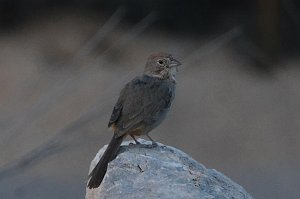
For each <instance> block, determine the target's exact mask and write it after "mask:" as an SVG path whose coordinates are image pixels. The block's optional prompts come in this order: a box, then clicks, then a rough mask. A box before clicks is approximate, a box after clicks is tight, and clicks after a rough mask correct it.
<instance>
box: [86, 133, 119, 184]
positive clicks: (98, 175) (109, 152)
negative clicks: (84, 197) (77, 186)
mask: <svg viewBox="0 0 300 199" xmlns="http://www.w3.org/2000/svg"><path fill="white" fill-rule="evenodd" d="M124 138H125V135H123V136H120V137H116V136H115V135H114V136H113V138H112V139H111V141H110V142H109V144H108V147H107V148H106V150H105V152H104V154H103V155H102V157H101V159H100V160H99V162H98V163H97V165H96V167H95V168H94V169H93V170H92V172H91V173H90V174H89V178H90V180H89V182H88V185H87V187H88V188H90V189H93V188H97V187H99V186H100V184H101V182H102V180H103V178H104V175H105V173H106V170H107V165H108V163H109V161H111V160H112V159H113V158H114V157H115V155H116V154H117V152H118V150H119V148H120V146H121V143H122V141H123V139H124Z"/></svg>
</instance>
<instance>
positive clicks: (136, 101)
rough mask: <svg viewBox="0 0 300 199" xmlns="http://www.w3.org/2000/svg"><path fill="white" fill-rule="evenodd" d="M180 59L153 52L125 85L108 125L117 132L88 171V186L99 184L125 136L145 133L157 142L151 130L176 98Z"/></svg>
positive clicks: (163, 116)
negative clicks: (139, 70) (142, 68)
mask: <svg viewBox="0 0 300 199" xmlns="http://www.w3.org/2000/svg"><path fill="white" fill-rule="evenodd" d="M179 65H181V63H180V62H179V61H177V60H176V59H174V58H173V57H172V55H170V54H167V53H157V54H153V55H151V56H150V57H149V58H148V61H147V63H146V66H145V69H144V73H143V75H142V76H139V77H136V78H134V79H133V80H131V81H130V82H129V83H127V84H126V85H125V87H124V88H123V89H122V91H121V93H120V96H119V99H118V101H117V103H116V105H115V106H114V109H113V112H112V115H111V117H110V120H109V123H108V127H110V128H112V130H113V132H114V135H113V137H112V139H111V141H110V143H109V144H108V147H107V149H106V151H105V152H104V154H103V155H102V157H101V159H100V161H99V162H98V163H97V165H96V167H95V168H94V169H93V170H92V172H91V173H90V174H89V178H90V180H89V182H88V185H87V186H88V187H89V188H90V189H92V188H97V187H99V186H100V184H101V182H102V180H103V178H104V175H105V173H106V170H107V166H108V163H109V161H111V160H112V159H113V158H114V157H115V156H116V154H117V153H118V150H119V148H120V145H121V143H122V141H123V139H124V138H125V137H126V136H127V135H130V136H131V137H132V138H133V139H134V140H135V142H136V144H139V142H138V141H137V140H136V139H135V137H134V136H141V135H146V136H147V137H148V138H149V139H150V140H151V141H152V144H153V145H155V144H156V143H155V142H154V141H153V140H152V139H151V138H150V137H149V135H148V133H149V132H150V131H151V130H152V129H154V128H155V127H157V126H158V125H159V124H160V123H161V122H162V121H163V119H164V118H165V116H166V114H167V112H168V111H169V108H170V106H171V102H172V101H173V99H174V97H175V85H176V81H175V75H176V72H177V71H178V66H179Z"/></svg>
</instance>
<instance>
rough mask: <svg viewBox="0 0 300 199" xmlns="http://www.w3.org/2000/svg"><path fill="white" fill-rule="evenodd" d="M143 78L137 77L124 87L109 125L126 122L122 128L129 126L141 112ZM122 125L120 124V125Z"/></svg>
mask: <svg viewBox="0 0 300 199" xmlns="http://www.w3.org/2000/svg"><path fill="white" fill-rule="evenodd" d="M142 83H143V82H142V80H141V78H140V77H136V78H135V79H133V80H132V81H130V82H129V83H127V84H126V85H125V87H124V88H123V89H122V91H121V93H120V96H119V99H118V101H117V103H116V105H115V106H114V109H113V112H112V114H111V117H110V120H109V123H108V127H110V126H111V125H112V124H120V123H124V125H123V127H122V128H127V127H128V125H127V124H125V123H129V121H131V120H133V119H134V118H135V117H136V116H137V115H138V114H140V108H141V106H140V103H141V96H142V93H141V91H142V90H143V89H142V86H141V84H142ZM118 127H120V125H118Z"/></svg>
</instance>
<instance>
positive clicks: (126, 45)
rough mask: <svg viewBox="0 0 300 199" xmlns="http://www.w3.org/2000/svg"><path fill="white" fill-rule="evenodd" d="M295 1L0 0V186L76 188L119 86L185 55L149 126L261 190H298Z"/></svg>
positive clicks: (5, 194) (29, 197) (292, 195)
mask: <svg viewBox="0 0 300 199" xmlns="http://www.w3.org/2000/svg"><path fill="white" fill-rule="evenodd" d="M299 35H300V2H299V1H296V0H254V1H250V0H248V1H238V0H227V1H224V0H190V1H180V0H160V1H158V0H144V1H141V0H110V1H108V0H98V1H96V0H87V1H79V0H77V1H76V0H62V1H56V0H0V131H1V132H0V196H1V198H5V199H14V198H22V199H23V198H24V199H40V198H43V199H48V198H49V199H50V198H51V199H52V198H74V199H75V198H78V199H79V198H83V197H84V195H85V183H86V180H87V174H88V169H89V165H90V162H91V160H92V159H93V157H94V155H95V154H96V152H97V151H98V149H99V148H101V147H102V146H103V145H104V144H107V143H108V141H109V140H110V138H111V136H112V133H111V132H110V131H109V130H108V129H107V123H108V120H109V117H110V114H111V111H112V108H113V106H114V103H115V102H116V100H117V98H118V94H119V91H120V89H121V88H122V87H123V85H124V84H125V83H126V82H128V81H130V80H131V79H132V78H134V77H135V76H137V75H140V74H141V72H142V71H143V67H144V64H145V61H146V59H147V57H148V56H149V54H151V53H153V52H160V51H163V52H169V53H172V54H173V55H174V57H175V58H178V60H180V61H181V62H182V63H183V66H182V67H181V68H180V71H179V73H178V76H177V81H178V84H177V96H176V99H175V101H174V104H173V107H172V110H171V112H170V114H169V117H168V118H167V119H166V121H165V122H164V123H163V124H162V125H161V126H160V127H159V128H157V129H155V130H154V131H153V132H152V137H153V139H155V140H157V141H158V142H161V143H164V144H167V145H171V146H174V147H177V148H179V149H181V150H183V151H184V152H186V153H187V154H189V155H191V156H192V157H193V158H195V159H196V160H197V161H199V162H201V163H203V164H204V165H205V166H206V167H208V168H214V169H217V170H218V171H220V172H222V173H224V174H225V175H227V176H228V177H230V178H231V179H232V180H234V181H236V182H237V183H239V184H240V185H242V186H243V187H244V188H245V189H246V190H247V191H248V192H249V193H250V194H252V195H253V196H254V197H255V198H258V199H267V198H268V199H269V198H272V199H281V198H289V199H298V198H299V197H300V189H299V187H300V158H299V152H300V134H299V130H300V123H299V120H300V104H299V102H300V67H299V64H300V57H299V51H300V48H299V47H300V37H299Z"/></svg>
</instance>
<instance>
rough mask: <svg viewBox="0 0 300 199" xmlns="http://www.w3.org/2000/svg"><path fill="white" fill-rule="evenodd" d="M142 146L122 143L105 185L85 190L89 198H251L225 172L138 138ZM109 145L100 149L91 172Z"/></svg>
mask: <svg viewBox="0 0 300 199" xmlns="http://www.w3.org/2000/svg"><path fill="white" fill-rule="evenodd" d="M139 141H140V142H141V143H142V144H141V145H135V144H130V143H131V142H123V145H122V147H121V149H120V153H119V154H118V156H117V157H116V159H114V160H113V161H111V162H110V163H109V165H108V169H107V173H106V175H105V177H104V179H103V181H102V184H101V185H100V187H99V188H97V189H88V188H87V189H86V199H100V198H101V199H103V198H113V199H121V198H122V199H123V198H130V199H133V198H143V199H147V198H170V199H176V198H201V199H202V198H203V199H227V198H228V199H251V198H252V197H251V196H250V195H249V194H248V193H247V192H246V191H245V190H244V189H243V187H241V186H240V185H238V184H236V183H235V182H233V181H232V180H230V179H229V178H228V177H226V176H224V175H223V174H222V173H220V172H218V171H216V170H214V169H207V168H205V166H203V165H202V164H200V163H198V162H197V161H195V160H194V159H192V158H191V157H190V156H188V155H187V154H185V153H183V152H182V151H180V150H178V149H175V148H173V147H170V146H165V145H163V144H160V143H158V146H156V147H153V146H152V145H151V142H149V141H145V140H142V139H139ZM106 147H107V146H104V147H103V148H102V149H100V150H99V152H98V153H97V155H96V157H95V158H94V160H93V161H92V163H91V166H90V171H91V170H92V168H94V167H95V165H96V164H97V162H98V161H99V159H100V157H101V155H102V153H103V152H104V150H105V149H106Z"/></svg>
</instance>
